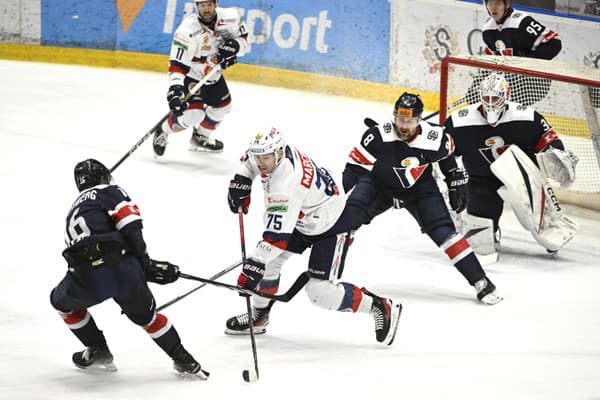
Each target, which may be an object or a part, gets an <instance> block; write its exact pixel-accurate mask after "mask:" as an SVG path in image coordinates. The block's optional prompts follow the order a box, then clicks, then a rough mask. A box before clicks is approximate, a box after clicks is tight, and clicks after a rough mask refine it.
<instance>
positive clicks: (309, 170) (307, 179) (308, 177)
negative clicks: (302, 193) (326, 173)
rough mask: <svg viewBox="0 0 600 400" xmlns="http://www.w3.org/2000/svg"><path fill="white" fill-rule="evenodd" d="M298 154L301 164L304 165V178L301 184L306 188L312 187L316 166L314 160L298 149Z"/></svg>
mask: <svg viewBox="0 0 600 400" xmlns="http://www.w3.org/2000/svg"><path fill="white" fill-rule="evenodd" d="M296 154H297V155H298V158H300V164H301V166H302V179H301V180H300V184H301V185H302V186H304V187H305V188H307V189H310V185H311V184H312V182H313V179H314V177H315V168H314V166H313V163H312V160H311V159H310V158H309V157H308V156H306V155H304V154H302V153H300V152H299V151H298V150H296Z"/></svg>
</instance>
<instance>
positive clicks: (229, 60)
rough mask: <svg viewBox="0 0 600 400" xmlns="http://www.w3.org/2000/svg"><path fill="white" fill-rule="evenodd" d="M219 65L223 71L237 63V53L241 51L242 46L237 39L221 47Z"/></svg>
mask: <svg viewBox="0 0 600 400" xmlns="http://www.w3.org/2000/svg"><path fill="white" fill-rule="evenodd" d="M218 51H219V64H221V69H222V70H225V69H227V67H231V66H232V65H233V64H235V63H236V62H237V56H236V55H237V53H238V51H240V44H239V43H238V41H237V40H235V39H229V40H227V41H226V42H225V43H223V44H222V45H221V46H219V49H218Z"/></svg>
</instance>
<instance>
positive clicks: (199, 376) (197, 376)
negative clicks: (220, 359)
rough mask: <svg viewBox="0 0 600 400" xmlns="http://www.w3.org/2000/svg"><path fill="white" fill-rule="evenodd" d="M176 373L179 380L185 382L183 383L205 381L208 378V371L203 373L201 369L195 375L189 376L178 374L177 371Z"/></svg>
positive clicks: (187, 373)
mask: <svg viewBox="0 0 600 400" xmlns="http://www.w3.org/2000/svg"><path fill="white" fill-rule="evenodd" d="M176 373H177V376H179V378H180V379H182V380H185V381H205V380H207V379H208V377H209V376H210V373H208V371H204V370H202V369H201V370H200V371H198V372H196V373H195V374H191V373H189V372H179V371H176Z"/></svg>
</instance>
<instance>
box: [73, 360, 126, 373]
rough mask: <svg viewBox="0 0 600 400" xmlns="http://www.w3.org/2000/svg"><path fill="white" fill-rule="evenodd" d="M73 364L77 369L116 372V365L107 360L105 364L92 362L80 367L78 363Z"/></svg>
mask: <svg viewBox="0 0 600 400" xmlns="http://www.w3.org/2000/svg"><path fill="white" fill-rule="evenodd" d="M75 366H76V367H77V368H79V369H84V370H86V371H101V372H117V366H116V365H115V363H114V362H109V363H107V364H98V363H96V364H92V365H88V366H87V367H82V366H80V365H77V364H75Z"/></svg>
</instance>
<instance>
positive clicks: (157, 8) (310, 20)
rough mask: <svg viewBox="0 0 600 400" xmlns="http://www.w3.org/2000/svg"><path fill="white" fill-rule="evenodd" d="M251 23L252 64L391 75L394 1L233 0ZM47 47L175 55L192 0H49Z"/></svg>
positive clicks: (248, 59)
mask: <svg viewBox="0 0 600 400" xmlns="http://www.w3.org/2000/svg"><path fill="white" fill-rule="evenodd" d="M219 6H220V7H238V8H239V9H240V11H241V12H242V14H243V17H244V19H245V20H246V23H247V28H248V32H249V42H250V44H251V46H252V51H251V52H250V54H248V55H247V56H245V57H244V59H243V62H244V63H247V64H254V65H261V66H268V67H274V68H281V69H291V70H296V71H302V72H312V73H317V74H322V75H331V76H338V77H344V78H351V79H358V80H364V81H371V82H380V83H387V82H388V79H389V46H390V35H389V32H390V2H389V1H388V0H367V1H361V2H351V3H350V2H348V1H344V0H321V1H318V2H315V1H310V2H309V1H296V0H277V1H262V0H250V1H238V2H235V1H231V0H222V1H220V2H219ZM41 9H42V44H44V45H49V46H67V47H84V48H92V49H106V50H125V51H135V52H142V53H156V54H168V52H169V48H170V44H171V40H172V37H173V33H174V31H175V29H176V28H177V26H178V25H179V23H180V22H181V20H182V18H183V17H184V16H185V15H188V14H189V13H191V12H193V3H192V2H186V1H178V0H152V1H150V0H96V1H94V2H89V1H83V0H60V1H59V0H42V7H41Z"/></svg>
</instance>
